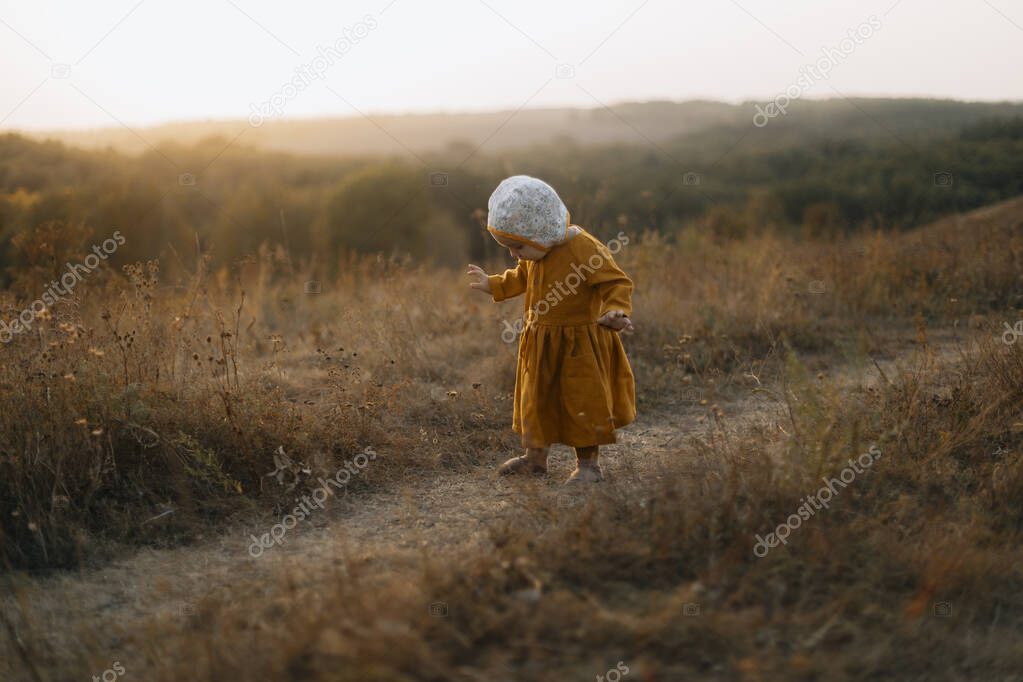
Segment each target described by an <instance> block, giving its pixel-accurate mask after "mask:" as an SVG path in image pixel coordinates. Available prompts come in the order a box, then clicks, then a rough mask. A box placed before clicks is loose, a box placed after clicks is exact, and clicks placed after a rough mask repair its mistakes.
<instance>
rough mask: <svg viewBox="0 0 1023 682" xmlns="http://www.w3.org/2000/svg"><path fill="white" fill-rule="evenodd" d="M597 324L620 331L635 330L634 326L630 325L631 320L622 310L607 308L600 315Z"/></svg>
mask: <svg viewBox="0 0 1023 682" xmlns="http://www.w3.org/2000/svg"><path fill="white" fill-rule="evenodd" d="M597 324H602V325H604V326H605V327H610V328H611V329H614V330H615V331H620V332H623V331H624V332H631V331H635V328H634V327H633V326H632V320H630V319H629V316H628V315H626V314H625V311H624V310H608V311H607V312H606V313H604V314H603V315H601V316H600V319H598V320H597Z"/></svg>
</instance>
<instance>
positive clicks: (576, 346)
mask: <svg viewBox="0 0 1023 682" xmlns="http://www.w3.org/2000/svg"><path fill="white" fill-rule="evenodd" d="M488 209H489V215H488V216H487V229H488V230H489V231H490V234H491V236H493V238H494V239H495V240H496V241H497V243H498V244H500V245H501V246H504V247H506V248H507V249H508V251H509V253H511V255H512V256H513V257H514V258H516V259H518V265H517V266H516V267H515V268H513V269H510V270H506V271H505V272H504V273H503V274H500V275H487V273H485V272H484V271H483V270H482V269H481V268H479V267H477V266H475V265H470V266H469V271H468V275H469V278H470V283H469V286H470V287H472V288H473V289H479V290H480V291H485V292H487V293H489V294H491V295H492V296H493V297H494V301H495V302H496V301H503V300H504V299H506V298H512V297H513V296H518V295H519V294H522V293H525V295H526V296H525V301H524V308H525V318H524V320H525V326H524V327H523V329H522V334H521V336H520V337H519V357H518V367H517V369H516V373H515V406H514V410H513V415H512V428H513V429H514V430H515V431H516V432H517V433H520V434H522V445H523V447H524V448H525V451H526V452H525V455H522V456H519V457H513V458H512V459H509V460H508V461H507V462H505V463H504V464H502V465H501V467H500V468H499V469H498V471H499V472H500V473H502V474H520V473H535V474H545V473H547V452H548V447H549V446H550V445H551V444H552V443H564V444H565V445H569V446H571V447H574V448H575V454H576V457H577V458H578V463H577V465H576V469H575V471H574V472H572V475H571V476H570V477H569V479H568V481H567V482H568V483H595V482H597V481H601V480H603V475H602V473H601V471H600V466H599V464H598V463H597V455H598V446H600V445H603V444H606V443H614V442H615V433H614V430H615V429H616V428H619V427H622V426H625V425H626V424H630V423H631V422H632V420H633V419H635V417H636V387H635V382H634V380H633V376H632V368H631V367H629V360H628V358H626V356H625V348H624V347H623V346H622V341H621V339H620V338H619V336H618V334H617V332H618V331H621V330H625V331H632V329H633V327H632V321H631V320H630V319H629V314H630V313H631V312H632V280H630V279H629V277H628V276H627V275H626V274H625V273H624V272H622V270H621V269H620V268H619V267H618V266H617V265H616V264H615V262H614V259H613V258H612V257H611V252H610V251H609V250H608V249H607V247H605V246H604V245H603V244H602V243H601V242H600V241H599V240H598V239H596V238H595V237H593V236H592V235H590V234H589V233H588V232H586V231H585V230H583V229H582V228H580V227H577V226H575V225H572V224H571V223H570V222H569V214H568V209H566V208H565V205H564V204H563V203H562V202H561V199H560V198H559V197H558V194H557V193H556V192H555V191H554V189H553V188H552V187H551V186H550V185H548V184H547V183H545V182H543V181H541V180H537V179H536V178H531V177H528V176H525V175H516V176H513V177H510V178H508V179H506V180H504V181H503V182H501V184H500V185H498V187H497V189H496V190H494V193H493V194H492V195H491V197H490V202H489V205H488Z"/></svg>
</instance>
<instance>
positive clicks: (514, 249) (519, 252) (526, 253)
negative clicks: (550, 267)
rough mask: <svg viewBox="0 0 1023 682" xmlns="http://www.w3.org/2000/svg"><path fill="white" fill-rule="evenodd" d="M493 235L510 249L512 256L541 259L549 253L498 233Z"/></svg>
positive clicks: (524, 258)
mask: <svg viewBox="0 0 1023 682" xmlns="http://www.w3.org/2000/svg"><path fill="white" fill-rule="evenodd" d="M493 236H494V241H496V242H497V243H498V244H500V245H501V246H503V247H504V248H506V249H508V253H510V254H511V255H512V258H517V259H518V260H540V259H541V258H543V257H544V256H546V255H547V253H546V252H544V251H541V250H540V249H538V248H535V247H533V246H530V245H529V244H522V243H520V242H516V241H512V240H511V239H505V238H504V237H498V236H496V235H493Z"/></svg>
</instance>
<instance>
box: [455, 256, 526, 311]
mask: <svg viewBox="0 0 1023 682" xmlns="http://www.w3.org/2000/svg"><path fill="white" fill-rule="evenodd" d="M467 274H468V275H469V279H470V282H469V286H470V287H472V288H473V289H478V290H480V291H485V292H487V293H488V294H491V295H492V296H493V297H494V301H495V302H497V301H503V300H504V299H506V298H513V297H515V296H518V295H519V294H521V293H522V292H524V291H525V290H526V262H525V261H521V260H520V261H519V264H518V265H517V266H515V267H514V268H512V269H510V270H505V271H504V272H503V273H501V274H500V275H488V274H487V273H486V272H484V271H483V268H480V267H479V266H476V265H470V266H469V271H468V273H467Z"/></svg>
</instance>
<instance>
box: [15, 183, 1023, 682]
mask: <svg viewBox="0 0 1023 682" xmlns="http://www.w3.org/2000/svg"><path fill="white" fill-rule="evenodd" d="M1021 227H1023V201H1020V200H1017V201H1013V202H1007V203H1005V204H1002V205H998V206H994V207H991V208H988V209H984V210H981V211H977V212H974V213H973V214H969V215H967V216H957V217H953V218H950V219H948V220H945V221H942V222H941V223H939V224H936V225H933V226H928V227H926V228H922V229H920V230H917V231H914V232H910V233H906V234H899V235H895V234H872V235H860V236H855V237H849V238H847V239H844V240H840V241H837V242H833V243H819V242H808V241H799V240H795V239H791V238H785V237H779V236H773V235H763V236H757V237H750V238H748V239H746V240H743V241H722V240H717V239H714V238H711V237H708V236H706V235H701V234H699V233H697V232H695V231H690V232H685V233H683V234H681V235H680V236H679V238H678V239H677V240H674V241H672V242H670V243H668V242H666V241H665V240H664V239H663V238H661V237H658V236H656V235H652V234H648V235H631V237H632V238H631V240H630V244H629V245H628V246H626V247H624V249H623V250H622V251H621V252H620V254H619V256H618V257H617V258H618V260H619V262H620V264H621V265H622V266H623V267H624V269H625V270H626V271H627V272H629V273H630V275H632V276H633V278H634V279H635V281H636V296H635V315H634V319H635V321H636V324H637V329H638V331H637V333H636V334H635V335H633V336H631V337H629V338H628V339H627V341H626V347H627V350H628V352H629V354H630V359H631V360H632V362H633V366H634V369H635V370H636V376H637V388H638V395H639V401H640V411H641V419H640V420H639V421H638V422H637V424H636V425H635V426H633V427H630V428H629V429H626V431H625V433H624V434H623V439H622V443H620V444H619V445H618V446H616V447H615V448H610V449H609V452H608V468H609V472H610V480H609V482H608V484H606V485H604V486H602V487H600V488H599V489H598V490H595V491H594V492H593V494H592V495H590V496H589V497H587V498H586V499H580V498H575V497H566V496H565V495H564V494H560V493H559V492H558V491H557V488H556V487H555V486H554V485H553V484H547V483H523V484H519V483H510V484H509V483H505V482H495V481H494V480H493V477H492V476H491V475H490V471H491V469H492V467H493V466H494V465H495V464H496V463H497V462H498V461H500V460H501V459H502V458H503V457H505V456H506V455H507V454H508V453H509V452H510V451H512V450H513V449H514V448H515V446H516V439H515V438H514V437H513V434H511V433H510V430H509V428H508V424H509V422H510V411H511V407H510V402H509V396H510V392H511V389H512V381H513V377H514V374H513V370H514V367H513V365H514V347H513V346H511V345H508V344H506V343H503V342H502V341H501V331H502V329H503V328H504V326H503V323H502V320H504V321H508V322H511V321H513V320H514V319H515V318H516V317H517V316H518V313H519V311H518V309H517V307H516V304H515V303H514V302H510V303H506V304H502V305H498V306H495V305H493V304H491V303H489V302H488V300H487V299H485V297H482V296H479V295H478V294H474V292H471V291H469V290H468V288H467V287H466V285H465V282H464V281H463V279H462V278H461V276H460V275H459V274H458V273H455V272H448V271H441V270H434V271H431V270H426V269H424V268H417V267H416V266H414V265H412V264H408V263H396V262H388V261H386V260H381V259H366V260H352V261H351V262H350V263H348V264H347V266H346V267H345V268H343V270H342V275H341V276H340V278H339V279H338V280H337V281H334V282H329V283H327V282H322V283H320V286H321V287H322V291H321V293H318V294H312V293H310V294H306V293H304V285H305V281H306V279H307V277H306V276H305V275H303V274H302V273H301V268H299V270H300V272H298V273H297V274H296V273H294V272H293V271H292V269H291V267H290V263H289V262H288V261H287V259H286V258H285V257H283V256H282V254H278V253H272V252H266V253H263V254H261V257H260V258H258V259H257V260H256V261H255V262H252V263H249V264H245V265H243V266H241V267H239V268H237V269H235V270H231V271H228V270H223V271H220V270H216V271H212V270H209V269H207V267H206V266H205V264H204V261H202V260H201V259H200V262H199V264H198V265H197V266H196V268H195V272H194V275H193V278H192V281H191V282H189V283H188V284H187V285H185V286H182V287H169V286H166V285H164V284H163V283H161V280H160V277H159V271H158V266H157V265H156V264H140V265H139V266H138V267H135V268H131V269H130V270H129V271H127V272H126V273H123V276H122V275H121V274H116V275H115V274H114V273H108V274H104V273H96V274H95V275H93V279H90V280H88V281H87V282H85V283H84V285H83V286H82V287H81V290H80V291H79V290H76V297H75V300H74V302H73V303H72V304H64V305H61V306H59V307H58V308H56V309H55V312H54V315H53V317H52V318H51V319H47V320H41V321H39V322H38V324H37V325H36V326H35V327H34V328H33V331H32V333H31V334H26V335H23V336H20V337H18V338H16V339H15V340H14V341H13V342H12V343H11V344H9V345H7V346H6V347H4V348H3V349H2V350H0V384H2V385H3V386H4V388H5V389H6V391H5V393H4V395H5V396H6V397H7V400H5V404H4V405H3V409H2V410H0V439H2V440H0V533H2V535H0V543H2V544H0V560H2V561H3V563H4V564H5V565H6V568H7V570H6V572H5V573H4V575H3V576H2V577H0V581H2V582H0V584H3V585H4V596H3V602H2V603H0V632H2V633H3V634H0V661H2V665H3V666H4V667H5V668H6V669H2V670H0V673H2V675H3V677H4V679H8V678H10V679H26V680H50V679H53V680H58V679H72V678H85V679H87V678H88V677H89V676H90V675H98V674H102V672H103V671H104V670H107V669H109V668H110V667H111V666H112V664H113V662H114V661H117V662H118V663H120V664H122V665H123V666H124V668H125V670H126V671H127V672H126V673H125V675H126V677H127V676H137V677H138V679H153V680H164V679H166V680H170V679H180V678H181V677H186V676H187V677H189V678H192V679H202V680H207V679H208V680H221V679H225V678H229V677H234V678H237V679H245V680H249V679H252V680H263V679H266V680H275V679H298V680H348V679H351V680H356V679H357V680H517V679H527V678H528V679H536V680H567V679H580V680H582V679H589V678H590V677H591V676H604V675H607V671H608V670H610V669H613V668H615V666H616V664H617V663H618V662H619V661H621V662H622V663H623V664H624V665H625V666H626V667H627V668H628V669H629V673H628V674H626V675H624V676H623V679H626V680H628V679H638V680H679V679H709V680H718V679H720V680H731V679H741V680H774V679H784V680H797V679H807V680H812V679H828V680H832V679H833V680H844V679H848V680H860V679H863V680H869V679H900V680H908V679H929V680H933V679H948V680H959V679H985V680H1006V679H1019V678H1013V677H1012V675H1014V674H1017V671H1019V670H1023V645H1021V642H1023V638H1021V637H1020V632H1021V623H1023V602H1021V600H1020V595H1021V594H1023V591H1021V588H1023V575H1021V573H1020V568H1019V567H1020V566H1021V565H1023V563H1021V561H1020V560H1021V558H1023V557H1021V556H1020V550H1019V546H1020V543H1019V532H1020V523H1021V522H1023V517H1021V516H1020V512H1019V509H1020V508H1021V507H1020V503H1021V502H1023V465H1021V464H1020V463H1019V457H1018V452H1019V448H1020V445H1021V438H1020V435H1019V434H1020V433H1021V432H1023V424H1021V423H1020V422H1019V419H1020V413H1021V407H1023V349H1021V348H1020V346H1019V345H1018V344H1015V345H1007V344H1003V343H1001V342H1000V341H998V340H997V339H998V338H999V335H1000V333H1001V332H1002V331H1003V328H1002V326H1001V325H1002V323H1003V322H1009V323H1010V324H1011V323H1014V322H1015V320H1016V318H1017V316H1018V315H1019V314H1020V313H1019V311H1018V309H1019V308H1020V307H1021V302H1023V298H1021V297H1023V286H1021V281H1020V276H1021V273H1023V230H1021ZM44 255H45V254H44ZM33 262H38V263H40V264H42V265H40V267H39V268H38V269H37V270H36V271H28V272H26V274H25V276H24V280H23V281H19V282H18V283H17V287H16V288H15V289H14V290H12V291H9V292H5V293H4V297H5V298H4V300H2V301H0V304H2V308H3V310H2V316H3V318H4V319H10V318H11V317H13V316H14V315H16V314H17V312H18V311H19V310H20V309H21V308H22V307H24V301H25V300H30V299H31V298H33V297H34V296H36V295H38V293H37V292H39V291H42V289H43V288H44V287H45V282H46V281H48V279H47V276H48V274H49V273H47V272H46V268H45V264H46V263H47V262H48V261H47V259H46V258H45V257H39V256H38V255H37V257H36V259H35V260H34V261H33ZM492 267H493V268H497V267H503V264H492ZM51 277H52V275H51ZM935 339H938V340H939V341H940V343H939V342H936V341H935ZM992 339H995V340H994V341H992ZM871 446H875V447H876V448H877V449H878V450H879V451H880V452H881V453H882V454H881V457H879V458H878V460H877V461H876V462H875V464H874V465H872V466H870V467H869V468H867V469H866V470H865V471H864V472H863V473H861V474H858V475H857V478H856V479H855V480H854V481H853V482H851V483H849V485H848V488H847V489H844V490H842V491H841V493H840V494H839V495H838V496H837V498H836V500H835V503H834V504H833V505H832V507H831V508H830V509H828V510H827V511H820V512H818V513H817V514H816V515H815V516H813V518H812V520H810V521H808V522H807V523H806V525H805V527H804V528H802V529H801V530H797V531H795V532H794V533H793V536H792V538H791V539H790V540H789V541H788V543H787V544H786V545H784V546H779V547H775V548H773V549H772V550H771V551H770V552H769V553H768V554H767V555H766V556H764V557H762V558H759V557H758V556H756V555H755V554H754V551H753V550H754V543H756V536H757V535H758V534H760V535H763V534H766V533H769V532H771V531H772V530H773V529H774V528H775V527H776V526H778V524H779V523H781V522H783V521H785V519H786V518H787V517H789V515H791V514H793V513H795V511H796V510H797V508H799V507H800V506H801V505H802V504H803V499H804V498H805V496H806V495H808V494H810V493H811V492H814V491H816V490H817V489H818V488H819V487H820V485H821V483H820V481H821V478H822V477H834V476H837V475H838V473H839V472H840V471H841V470H842V469H843V468H844V467H845V466H846V464H845V462H846V461H847V460H848V459H849V458H851V457H857V456H859V455H860V454H862V453H865V452H868V448H870V447H871ZM366 447H371V448H373V450H374V451H375V452H376V453H378V454H379V456H378V457H377V458H376V459H374V460H373V461H372V463H371V464H369V465H367V466H365V467H364V468H359V469H358V471H357V473H354V474H352V475H351V477H350V482H349V483H348V484H347V487H346V490H345V493H344V494H343V495H342V494H339V495H338V496H336V498H335V499H333V500H332V501H331V502H330V503H329V505H328V509H326V510H325V511H318V512H317V513H316V514H315V515H314V516H313V519H312V522H310V523H308V524H305V525H304V526H300V527H299V528H297V529H295V530H294V531H289V535H288V542H287V543H285V544H282V545H280V546H276V547H274V548H272V550H271V551H270V552H269V556H268V557H261V558H256V557H253V556H250V555H249V554H248V553H246V549H245V548H246V546H247V543H248V539H247V536H248V534H250V533H254V532H260V531H259V529H265V528H268V527H270V526H271V525H272V524H274V523H276V522H277V521H278V520H279V519H280V518H281V516H282V515H284V514H287V513H288V511H289V510H291V509H292V506H293V505H294V501H295V499H296V498H298V497H299V496H300V495H301V494H303V493H305V492H308V491H311V490H312V489H313V488H314V487H316V486H317V485H318V483H317V481H318V479H319V478H320V477H321V476H322V477H330V476H333V475H335V473H336V472H338V471H339V469H340V468H341V467H342V466H344V465H345V463H346V462H350V461H352V460H353V458H355V457H356V456H357V455H358V453H360V452H362V451H363V450H364V448H366ZM281 449H282V450H281ZM281 451H283V452H284V453H285V454H286V455H287V458H288V459H287V461H285V460H283V459H282V458H281V457H280V455H278V457H277V459H276V460H275V457H274V453H275V452H278V453H279V452H281ZM561 454H564V453H561ZM275 470H276V471H277V472H278V473H279V474H281V475H280V476H279V479H280V480H278V477H273V476H267V474H268V473H269V472H271V471H275ZM611 677H613V675H612V676H608V679H610V678H611Z"/></svg>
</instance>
